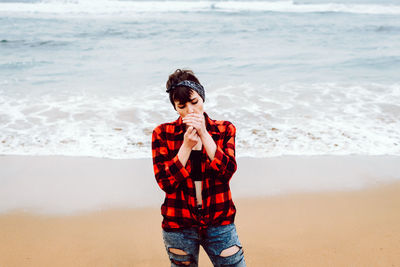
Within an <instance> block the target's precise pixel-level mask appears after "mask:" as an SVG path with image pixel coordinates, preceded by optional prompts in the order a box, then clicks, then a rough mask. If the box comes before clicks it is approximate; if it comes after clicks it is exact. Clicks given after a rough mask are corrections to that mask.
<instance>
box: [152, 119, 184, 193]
mask: <svg viewBox="0 0 400 267" xmlns="http://www.w3.org/2000/svg"><path fill="white" fill-rule="evenodd" d="M162 133H163V132H162V129H161V126H158V127H156V128H155V129H154V130H153V134H152V142H151V147H152V157H153V169H154V175H155V178H156V181H157V183H158V185H159V186H160V188H161V189H162V190H163V191H165V192H166V193H168V194H171V193H173V192H175V190H176V189H177V188H178V186H179V184H180V182H182V181H184V180H186V178H188V177H189V172H188V171H187V170H186V168H185V167H184V166H183V165H182V163H181V162H180V160H179V158H178V154H176V155H171V153H170V151H169V149H168V146H167V141H166V139H165V138H163V137H162V135H163V134H162Z"/></svg>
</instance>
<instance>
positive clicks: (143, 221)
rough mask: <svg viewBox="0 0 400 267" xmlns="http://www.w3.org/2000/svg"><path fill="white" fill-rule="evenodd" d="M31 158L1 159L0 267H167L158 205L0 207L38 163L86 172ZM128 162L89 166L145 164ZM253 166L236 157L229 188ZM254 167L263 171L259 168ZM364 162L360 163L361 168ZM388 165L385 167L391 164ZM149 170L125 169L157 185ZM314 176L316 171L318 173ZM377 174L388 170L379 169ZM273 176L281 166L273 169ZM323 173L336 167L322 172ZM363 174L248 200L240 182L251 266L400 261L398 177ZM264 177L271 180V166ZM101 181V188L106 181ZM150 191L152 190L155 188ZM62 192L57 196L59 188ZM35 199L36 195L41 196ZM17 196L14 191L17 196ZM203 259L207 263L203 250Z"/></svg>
mask: <svg viewBox="0 0 400 267" xmlns="http://www.w3.org/2000/svg"><path fill="white" fill-rule="evenodd" d="M33 158H34V160H27V159H29V157H9V156H6V157H1V159H0V162H1V163H2V171H1V172H2V174H3V175H2V178H1V180H0V182H2V183H3V185H2V187H3V190H0V197H1V200H2V202H3V204H2V208H3V212H2V213H1V214H0V266H7V267H9V266H168V265H169V260H168V257H167V255H166V253H165V250H164V247H163V243H162V237H161V215H160V211H159V205H158V204H156V205H153V204H152V205H150V206H148V207H141V206H140V205H138V206H137V207H129V206H130V205H129V203H130V202H129V201H126V203H125V206H126V207H120V208H118V203H119V204H121V203H122V202H121V201H120V199H117V200H118V201H117V202H114V203H113V205H110V206H109V207H105V208H102V209H95V210H91V211H90V210H88V211H79V212H70V213H69V214H61V213H60V214H55V213H52V212H34V211H32V210H29V209H22V208H21V207H22V206H23V202H17V201H16V203H19V204H18V205H20V208H14V209H11V210H4V208H5V207H6V205H5V204H4V201H7V202H8V203H6V204H8V205H9V206H12V205H13V203H11V201H10V199H7V196H6V194H5V190H9V191H10V190H11V191H13V190H14V189H13V188H14V186H13V183H14V182H13V181H11V180H10V179H11V178H14V179H17V177H21V175H22V176H31V177H33V176H34V177H39V176H40V175H38V173H40V172H42V171H43V169H42V168H39V167H38V165H40V164H39V162H42V163H43V164H44V163H47V164H48V165H47V169H45V171H43V172H44V173H47V174H49V173H52V171H51V170H54V169H57V170H58V172H59V176H63V175H64V176H65V175H67V176H68V175H71V174H73V172H75V175H76V173H86V171H85V170H83V169H79V168H75V170H74V171H71V170H70V172H62V171H61V172H60V170H64V168H66V166H67V167H70V166H68V164H72V163H73V164H77V160H76V159H74V158H67V157H66V158H63V159H62V160H61V161H60V158H59V159H57V158H56V159H55V157H42V158H40V157H31V159H33ZM21 160H22V161H21ZM52 160H56V161H58V163H59V165H56V167H55V166H54V165H52V164H50V165H49V161H50V163H51V161H52ZM93 160H94V159H93ZM97 160H98V159H96V161H97ZM285 160H286V161H288V160H289V159H287V158H286V159H282V161H285ZM292 160H293V159H292ZM302 160H304V157H303V158H302ZM314 160H315V159H314ZM396 160H398V159H392V161H390V160H387V159H386V160H384V161H385V162H390V164H394V163H395V162H396ZM35 161H36V163H35ZM88 161H90V160H88ZM106 161H107V160H106ZM143 161H144V162H148V161H147V160H143ZM256 161H257V160H256ZM263 161H264V162H265V163H268V161H269V160H268V159H263ZM347 161H348V160H347ZM347 161H346V160H345V161H343V162H347ZM5 162H7V164H5ZM10 162H14V164H11V163H10ZM21 162H24V165H23V166H24V167H23V168H22V165H20V164H21ZM32 162H34V163H32ZM68 162H69V163H68ZM79 162H81V161H79ZM108 162H111V161H108ZM134 162H136V163H133V164H132V162H131V163H130V164H128V161H127V162H124V161H118V163H109V165H107V164H106V165H104V164H103V165H102V166H101V167H99V169H97V170H100V172H98V171H94V170H96V169H95V168H93V166H91V165H90V166H91V167H90V168H91V170H92V171H93V172H95V173H97V174H98V175H99V177H100V178H99V180H100V181H102V179H101V174H100V173H103V175H106V174H107V172H105V171H104V169H107V168H108V169H109V172H110V173H113V171H112V170H113V169H112V168H111V167H110V166H112V165H113V164H117V165H118V164H122V165H125V164H126V168H133V169H134V168H135V167H136V168H137V167H138V166H140V165H141V166H143V163H144V162H140V161H137V160H134ZM314 162H315V161H314ZM359 162H368V160H365V158H364V159H362V160H361V161H359ZM375 162H377V163H376V165H375V167H377V166H378V171H377V173H379V166H380V165H379V164H380V163H379V160H376V161H375ZM84 163H85V164H86V166H88V165H87V163H88V162H85V161H84ZM275 163H276V162H275ZM303 163H304V162H303ZM353 163H354V161H353ZM32 164H34V165H35V166H36V167H35V168H36V171H32V169H33V166H32ZM135 164H137V165H135ZM252 164H255V163H254V160H252V159H241V160H240V165H239V166H240V167H241V168H242V171H241V172H238V173H237V175H236V176H235V177H234V179H236V180H237V182H236V184H235V185H234V187H235V188H239V187H240V186H241V183H242V182H243V180H245V177H244V176H243V174H244V173H245V172H244V171H243V169H245V170H247V171H249V170H251V168H250V167H251V165H252ZM336 164H337V163H336ZM300 165H304V164H299V166H300ZM353 165H357V164H353ZM368 165H369V167H368V168H371V169H373V168H372V167H371V166H370V162H368ZM107 166H108V167H107ZM275 166H276V164H275ZM360 166H361V165H360ZM120 167H121V166H119V167H118V168H115V169H119V170H120V171H119V172H116V173H120V172H124V171H126V169H124V168H122V167H121V168H120ZM325 167H326V164H325ZM392 167H393V168H392V171H393V172H395V171H397V169H396V168H397V167H396V166H393V165H392ZM110 168H111V169H110ZM260 168H265V166H264V167H260ZM368 168H367V167H366V168H365V170H368ZM17 170H19V171H17ZM381 170H382V169H381ZM385 170H386V171H387V168H386V169H385ZM151 171H152V170H150V171H148V170H146V171H137V170H136V171H135V172H133V173H131V175H132V176H133V177H138V176H139V177H141V176H142V175H144V176H145V178H146V179H147V180H150V183H149V184H153V183H154V181H153V180H152V179H153V177H146V176H147V175H151ZM55 173H57V172H55ZM87 173H89V172H87ZM294 173H296V172H294ZM314 173H317V174H318V175H320V173H319V172H318V171H316V172H314ZM381 173H383V174H382V175H386V176H390V175H388V173H385V171H384V170H382V171H381ZM281 174H282V173H281ZM303 174H304V173H303ZM275 175H278V173H276V172H275ZM296 175H297V174H296ZM298 175H300V173H299V174H298ZM326 175H327V176H329V175H332V174H329V173H328V172H327V174H326ZM335 175H337V173H336V174H335ZM364 175H370V177H369V178H368V179H369V180H371V179H372V180H374V181H375V183H374V184H369V185H368V186H363V187H360V188H358V189H357V188H351V189H348V188H347V189H346V190H337V189H335V190H330V191H329V190H321V191H320V192H318V190H315V192H297V193H296V192H291V193H282V194H275V195H265V196H261V195H259V194H255V196H254V197H249V196H246V195H248V192H249V191H245V192H244V191H243V192H241V191H240V190H239V189H237V192H238V193H237V195H238V196H237V197H235V192H236V191H235V190H233V194H234V201H235V203H236V206H237V210H238V212H237V217H236V226H237V230H238V233H239V237H240V239H241V242H242V244H243V246H244V251H245V257H246V262H247V265H248V266H400V254H399V253H398V252H399V251H400V227H399V225H400V212H399V210H400V182H399V181H398V180H396V179H392V180H390V179H389V180H388V179H386V180H385V179H382V180H381V182H378V183H377V182H376V179H375V178H373V177H374V176H373V175H372V174H371V173H369V174H364ZM255 176H257V175H255ZM264 176H265V177H266V178H268V177H270V176H269V174H268V173H267V174H264ZM42 178H43V177H42ZM81 178H82V177H81ZM37 179H39V178H37ZM43 179H44V178H43ZM54 179H55V178H54ZM82 179H83V178H82ZM146 179H144V180H146ZM254 179H256V178H254ZM271 179H272V178H271ZM282 179H283V178H282ZM23 181H24V180H23V179H21V180H20V181H19V183H18V186H21V185H22V184H24V183H27V182H26V181H25V182H23ZM41 181H42V182H43V181H44V180H41ZM117 181H118V180H117ZM239 181H242V182H239ZM232 182H233V180H232ZM43 183H44V182H43ZM144 183H145V184H146V183H147V182H144ZM32 184H34V183H32ZM32 184H31V185H32ZM154 184H155V183H154ZM129 185H130V184H128V186H129ZM92 186H93V185H92ZM103 186H104V188H107V186H106V185H105V182H103ZM255 186H256V185H255ZM93 187H94V188H97V190H95V191H96V194H95V195H93V196H99V195H100V196H103V197H104V198H107V197H109V196H107V195H102V194H100V193H99V192H100V191H101V190H100V189H99V187H96V186H93ZM4 188H6V189H4ZM27 188H28V186H26V188H24V190H26V193H27V195H29V190H28V189H27ZM32 188H33V189H34V187H32ZM51 188H52V189H54V190H55V191H56V193H57V192H58V190H59V189H57V188H56V187H54V186H53V187H51ZM64 188H65V190H66V191H68V190H69V187H68V184H64ZM86 189H87V188H86ZM43 190H44V191H45V189H43ZM113 190H116V191H117V189H116V188H114V189H113V188H110V189H109V191H113ZM132 190H133V189H132ZM152 190H154V192H157V193H155V194H154V195H151V194H152V192H153V191H152ZM37 191H38V190H37ZM59 192H60V198H61V199H62V198H63V195H62V193H61V192H62V191H61V190H60V191H59ZM122 194H124V191H122ZM147 194H150V197H154V198H155V199H156V201H158V198H159V197H160V193H159V192H158V191H157V187H156V185H155V187H153V188H152V189H151V190H150V191H148V192H147ZM56 195H57V194H54V195H47V196H44V197H42V202H41V203H42V205H43V203H44V202H45V201H49V198H51V197H52V198H53V199H54V203H56V204H54V203H53V204H54V205H53V206H52V207H53V208H55V207H57V205H60V209H62V207H64V206H65V205H66V203H65V202H63V201H60V202H57V196H56ZM88 195H89V196H90V194H88ZM34 197H36V198H40V197H39V195H37V196H34ZM15 198H20V197H19V195H17V196H16V197H15ZM75 198H78V200H79V201H81V202H82V203H84V202H85V201H86V202H87V200H86V199H82V198H79V193H77V194H76V195H75ZM110 199H113V198H108V199H107V200H108V201H110ZM156 201H155V202H156ZM32 202H33V201H32ZM76 202H78V201H77V200H76V199H75V202H74V201H72V202H71V203H70V204H71V205H72V206H73V205H74V204H75V203H76ZM92 204H93V203H92ZM160 204H161V203H160ZM18 205H16V206H18ZM35 205H36V204H35ZM35 205H33V206H35ZM50 206H51V205H50ZM114 206H115V207H114ZM120 206H122V204H121V205H120ZM67 210H68V209H67ZM68 211H70V210H68ZM200 266H211V263H210V261H209V260H208V258H207V256H206V255H205V253H204V251H202V250H201V255H200Z"/></svg>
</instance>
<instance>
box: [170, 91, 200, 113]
mask: <svg viewBox="0 0 400 267" xmlns="http://www.w3.org/2000/svg"><path fill="white" fill-rule="evenodd" d="M190 100H191V101H189V102H187V103H185V104H182V103H179V101H175V109H176V111H178V113H179V115H180V116H181V117H182V118H184V117H185V116H186V115H187V114H189V113H197V114H203V103H204V102H203V99H202V98H201V96H200V95H199V94H198V93H197V92H195V91H192V94H191V95H190Z"/></svg>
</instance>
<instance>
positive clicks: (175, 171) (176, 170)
mask: <svg viewBox="0 0 400 267" xmlns="http://www.w3.org/2000/svg"><path fill="white" fill-rule="evenodd" d="M169 170H170V172H171V174H172V175H173V176H174V177H175V180H176V181H178V182H180V181H183V180H185V179H186V178H188V177H189V176H190V175H189V172H188V171H187V170H186V168H185V167H184V166H183V165H182V162H181V161H180V160H179V158H178V155H176V156H175V157H174V158H173V159H172V165H171V166H170V167H169Z"/></svg>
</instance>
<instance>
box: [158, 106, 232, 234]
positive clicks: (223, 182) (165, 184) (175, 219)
mask: <svg viewBox="0 0 400 267" xmlns="http://www.w3.org/2000/svg"><path fill="white" fill-rule="evenodd" d="M204 117H205V123H206V129H207V132H208V133H209V134H210V135H211V136H212V138H213V140H214V141H215V144H216V145H217V150H216V152H215V156H214V159H213V160H212V161H211V160H210V158H209V157H208V155H207V153H206V150H205V148H204V146H203V150H202V160H201V170H202V173H203V181H202V185H203V186H202V198H203V199H202V201H203V213H202V216H198V215H197V214H198V213H196V192H195V186H194V181H193V179H192V178H191V177H190V173H191V169H192V163H191V162H190V158H189V159H188V161H187V163H186V166H183V165H182V163H181V162H180V161H179V159H178V155H177V154H178V151H179V148H180V147H181V145H182V143H183V136H184V134H185V131H186V129H185V125H184V124H183V122H182V118H181V117H179V118H178V119H177V120H176V121H173V122H169V123H164V124H161V125H159V126H157V127H156V128H155V129H154V130H153V135H152V155H153V167H154V174H155V178H156V180H157V183H158V185H159V186H160V188H161V189H162V190H164V191H165V193H166V194H165V201H164V203H163V204H162V206H161V214H162V215H163V217H164V219H163V222H162V228H163V229H165V230H174V229H179V228H187V227H192V226H200V227H201V228H205V227H207V226H209V225H227V224H230V223H232V222H233V221H234V218H235V214H236V208H235V205H234V204H233V201H232V197H231V191H230V188H229V181H230V179H231V178H232V175H233V174H234V172H235V171H236V159H235V134H236V128H235V126H234V125H233V124H232V123H230V122H229V121H216V120H212V119H210V118H209V117H208V115H207V114H206V113H205V112H204Z"/></svg>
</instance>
